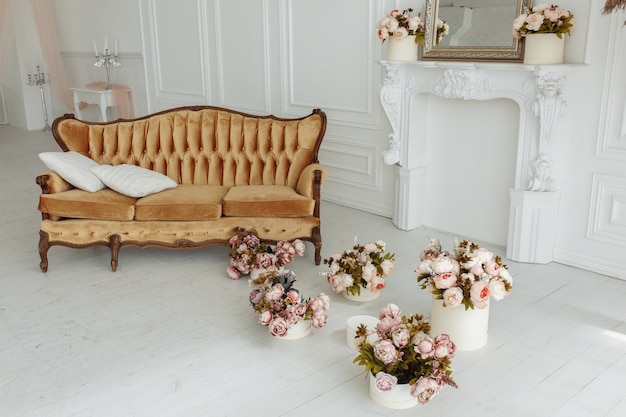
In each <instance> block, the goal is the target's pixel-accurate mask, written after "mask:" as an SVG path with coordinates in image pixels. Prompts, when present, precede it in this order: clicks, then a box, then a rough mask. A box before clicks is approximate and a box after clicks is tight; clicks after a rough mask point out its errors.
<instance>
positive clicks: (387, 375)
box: [354, 304, 457, 405]
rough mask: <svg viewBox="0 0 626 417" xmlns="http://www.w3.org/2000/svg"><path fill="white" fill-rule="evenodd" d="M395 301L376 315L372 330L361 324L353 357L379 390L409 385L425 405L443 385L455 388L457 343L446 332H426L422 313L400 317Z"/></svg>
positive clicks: (418, 400)
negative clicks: (398, 385)
mask: <svg viewBox="0 0 626 417" xmlns="http://www.w3.org/2000/svg"><path fill="white" fill-rule="evenodd" d="M400 314H401V313H400V309H399V308H398V306H397V305H395V304H388V305H387V307H385V308H384V309H383V310H382V311H381V312H380V315H379V319H380V320H379V322H378V324H377V325H376V327H375V328H374V329H368V328H367V326H366V325H364V324H361V325H360V326H359V328H358V329H357V331H356V336H355V345H356V346H357V347H358V350H359V355H358V356H357V357H356V358H355V359H354V363H358V364H359V365H361V366H364V367H365V370H366V371H368V372H370V373H371V374H372V375H373V376H374V377H375V378H376V381H375V386H376V389H378V390H379V391H381V392H386V391H390V390H392V389H393V388H394V387H395V386H396V385H397V384H410V385H411V388H410V393H411V396H413V397H415V398H416V401H417V402H418V403H419V404H421V405H424V404H426V403H427V402H429V401H430V400H431V399H433V398H434V397H435V396H436V395H437V394H438V393H439V391H440V390H441V388H443V387H445V386H446V385H449V386H452V387H455V388H457V384H456V383H455V382H454V380H453V379H452V376H451V375H452V367H451V359H452V358H453V357H454V355H455V352H456V345H455V344H454V342H453V341H452V340H450V337H449V336H448V335H446V334H440V335H437V336H435V337H434V338H433V337H431V336H430V335H429V333H430V324H429V323H428V322H427V321H424V316H422V315H420V314H415V315H413V316H410V317H407V316H401V315H400Z"/></svg>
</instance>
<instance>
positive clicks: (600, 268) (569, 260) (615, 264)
mask: <svg viewBox="0 0 626 417" xmlns="http://www.w3.org/2000/svg"><path fill="white" fill-rule="evenodd" d="M554 262H558V263H561V264H564V265H570V266H573V267H575V268H581V269H585V270H587V271H593V272H596V273H598V274H602V275H608V276H611V277H615V278H620V279H624V280H626V258H624V257H613V258H607V257H604V258H600V257H598V256H595V255H592V254H590V253H588V252H577V251H573V250H568V249H566V248H560V247H557V248H554Z"/></svg>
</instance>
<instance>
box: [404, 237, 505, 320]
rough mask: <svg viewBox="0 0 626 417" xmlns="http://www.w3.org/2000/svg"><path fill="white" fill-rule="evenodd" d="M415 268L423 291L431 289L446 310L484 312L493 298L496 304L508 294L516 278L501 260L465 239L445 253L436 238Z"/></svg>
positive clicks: (422, 254)
mask: <svg viewBox="0 0 626 417" xmlns="http://www.w3.org/2000/svg"><path fill="white" fill-rule="evenodd" d="M420 261H421V263H420V264H419V265H418V267H417V268H416V272H417V273H418V274H419V275H418V277H417V281H418V282H419V283H420V285H421V288H422V289H427V288H428V289H430V290H431V292H432V293H433V295H434V296H435V298H436V299H438V300H443V305H444V306H445V307H455V306H457V305H460V304H463V305H464V306H465V310H468V309H472V310H473V309H474V307H476V308H479V309H483V308H486V307H487V306H488V305H489V300H490V298H493V299H495V300H497V301H499V300H502V299H503V298H504V297H506V296H507V295H509V293H510V292H511V289H512V287H513V277H512V276H511V274H510V273H509V271H508V269H507V267H506V265H504V264H503V263H502V258H500V257H499V256H494V254H493V253H492V252H490V251H489V250H487V249H485V248H482V247H480V246H479V245H477V244H475V243H473V242H470V241H469V240H463V241H461V242H460V243H459V242H455V247H454V252H453V253H450V252H447V251H443V250H442V247H441V243H440V242H439V240H437V239H432V238H431V239H430V243H429V245H428V246H427V247H426V249H424V250H423V251H422V253H421V254H420Z"/></svg>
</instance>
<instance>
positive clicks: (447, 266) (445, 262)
mask: <svg viewBox="0 0 626 417" xmlns="http://www.w3.org/2000/svg"><path fill="white" fill-rule="evenodd" d="M430 266H431V268H432V270H433V271H434V272H435V274H444V273H446V272H452V271H454V264H453V263H452V259H450V257H448V256H439V257H438V258H437V259H433V260H432V262H431V265H430Z"/></svg>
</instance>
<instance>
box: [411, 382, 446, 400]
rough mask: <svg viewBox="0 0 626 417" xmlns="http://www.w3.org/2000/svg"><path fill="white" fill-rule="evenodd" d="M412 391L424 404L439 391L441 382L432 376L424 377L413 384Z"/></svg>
mask: <svg viewBox="0 0 626 417" xmlns="http://www.w3.org/2000/svg"><path fill="white" fill-rule="evenodd" d="M410 393H411V396H413V397H415V398H417V401H418V402H419V403H420V404H421V405H424V404H426V403H428V402H429V401H430V400H432V399H433V398H434V397H435V396H436V395H437V394H438V393H439V384H438V383H437V381H435V380H434V379H432V378H424V377H422V378H420V379H419V380H418V381H417V383H415V384H413V385H412V386H411V391H410Z"/></svg>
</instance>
